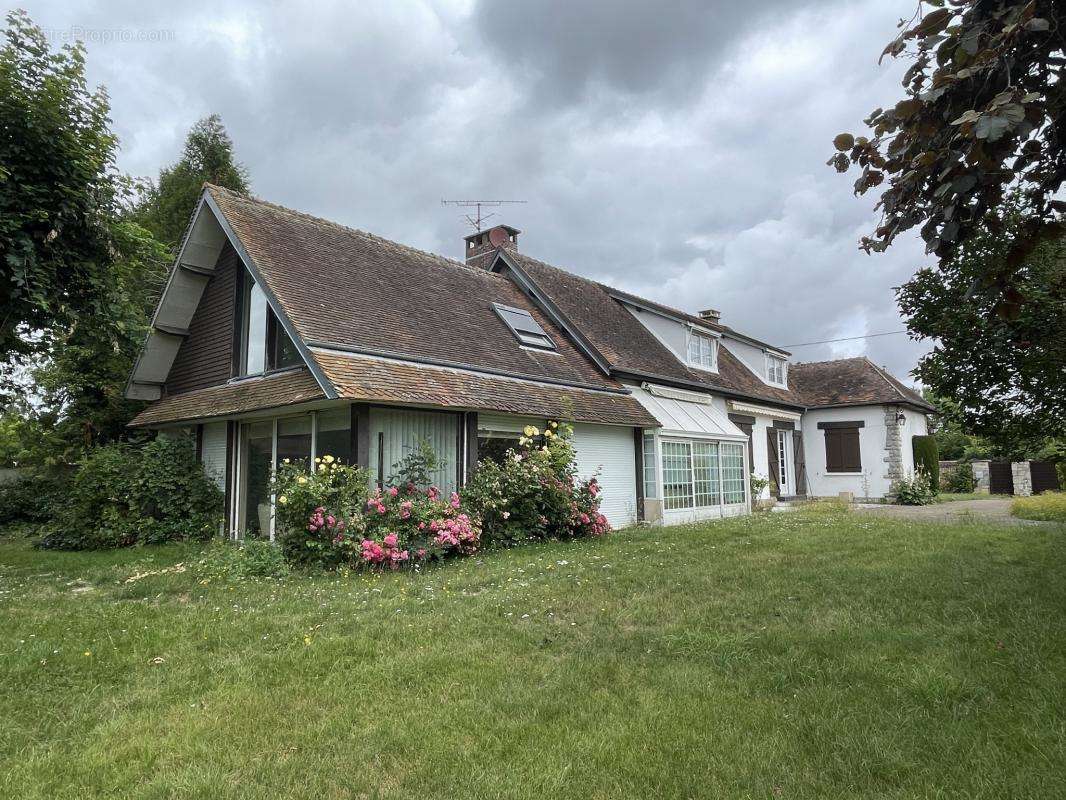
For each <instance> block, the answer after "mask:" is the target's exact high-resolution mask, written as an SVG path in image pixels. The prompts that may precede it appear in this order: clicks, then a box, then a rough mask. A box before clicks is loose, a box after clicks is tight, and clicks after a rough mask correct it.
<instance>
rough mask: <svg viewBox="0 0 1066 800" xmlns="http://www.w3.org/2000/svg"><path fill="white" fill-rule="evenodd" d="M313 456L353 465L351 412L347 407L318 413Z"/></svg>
mask: <svg viewBox="0 0 1066 800" xmlns="http://www.w3.org/2000/svg"><path fill="white" fill-rule="evenodd" d="M315 455H316V456H317V457H319V458H321V457H322V456H333V457H334V458H335V459H337V460H338V461H339V462H341V463H342V464H352V463H354V457H353V454H352V411H351V408H350V407H349V406H345V407H344V408H338V409H335V410H331V411H319V412H318V434H317V436H316V437H315Z"/></svg>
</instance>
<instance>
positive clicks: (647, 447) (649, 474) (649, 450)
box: [644, 433, 659, 500]
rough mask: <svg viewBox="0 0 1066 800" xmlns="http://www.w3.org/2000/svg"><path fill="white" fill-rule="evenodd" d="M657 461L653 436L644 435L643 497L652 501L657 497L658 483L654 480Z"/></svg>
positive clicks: (651, 434) (652, 434)
mask: <svg viewBox="0 0 1066 800" xmlns="http://www.w3.org/2000/svg"><path fill="white" fill-rule="evenodd" d="M657 464H658V459H657V458H656V453H655V434H654V433H645V434H644V497H646V498H647V499H649V500H654V499H655V498H656V497H658V496H659V490H658V483H659V482H658V481H657V480H656V475H655V471H656V465H657Z"/></svg>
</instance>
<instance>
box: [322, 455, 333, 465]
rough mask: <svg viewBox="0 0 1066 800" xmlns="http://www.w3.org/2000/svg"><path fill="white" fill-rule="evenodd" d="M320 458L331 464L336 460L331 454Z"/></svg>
mask: <svg viewBox="0 0 1066 800" xmlns="http://www.w3.org/2000/svg"><path fill="white" fill-rule="evenodd" d="M322 460H323V461H325V462H326V463H327V464H332V463H333V462H334V461H336V459H335V458H334V457H333V456H323V458H322Z"/></svg>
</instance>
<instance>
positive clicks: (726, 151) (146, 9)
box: [29, 0, 924, 374]
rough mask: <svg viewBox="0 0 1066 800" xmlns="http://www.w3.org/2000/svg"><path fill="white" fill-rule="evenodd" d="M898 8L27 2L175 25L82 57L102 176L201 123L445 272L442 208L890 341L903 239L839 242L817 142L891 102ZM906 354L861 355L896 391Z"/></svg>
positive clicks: (454, 248) (825, 145) (837, 188)
mask: <svg viewBox="0 0 1066 800" xmlns="http://www.w3.org/2000/svg"><path fill="white" fill-rule="evenodd" d="M910 6H911V3H910V2H909V0H892V2H890V3H885V2H884V1H883V0H862V1H861V2H860V1H857V2H848V3H845V2H819V1H818V0H807V1H806V2H801V0H790V1H789V2H785V1H784V0H781V2H751V3H746V4H745V3H734V2H731V1H729V2H717V3H711V2H707V0H704V1H703V2H687V1H685V0H678V1H677V2H674V3H671V4H668V5H666V6H664V5H663V4H653V3H638V2H636V0H625V2H623V3H612V4H609V5H607V4H598V3H590V2H586V3H562V2H549V3H543V4H532V3H519V2H516V1H515V2H512V1H511V0H507V2H491V3H489V2H482V3H479V4H477V5H475V6H474V7H472V8H470V7H468V6H467V5H466V4H465V3H464V2H461V0H456V2H455V3H454V4H449V3H439V4H434V3H429V2H418V1H417V0H412V1H411V2H407V3H395V2H385V1H384V0H382V1H381V2H370V3H361V4H359V5H358V6H354V7H353V6H350V5H348V4H341V3H338V4H335V5H333V4H326V5H315V6H307V7H301V6H288V5H280V4H279V5H264V4H254V3H250V2H243V3H242V2H238V3H236V4H227V5H225V6H219V5H218V4H215V3H207V2H193V3H191V4H184V5H182V6H181V7H178V6H175V5H173V4H162V3H158V4H152V3H143V2H141V3H132V2H129V3H125V4H117V5H116V4H109V5H106V6H105V5H102V4H97V3H94V2H91V0H84V1H83V2H81V3H79V2H78V1H77V0H73V2H70V1H68V2H65V3H58V2H55V3H41V4H37V5H36V6H35V7H31V8H30V9H29V10H30V13H31V15H32V16H33V17H34V18H35V19H36V20H37V21H38V22H39V23H41V24H44V25H47V26H50V27H61V26H69V25H73V24H79V25H83V26H100V27H103V26H127V27H140V28H163V29H170V30H173V31H174V34H175V36H174V39H173V41H172V42H169V43H158V44H117V43H115V44H110V45H104V44H90V45H89V56H88V64H89V69H90V77H91V78H92V79H93V80H94V81H96V82H101V83H104V84H106V85H107V86H108V87H109V89H110V90H111V94H112V105H113V114H112V116H113V118H114V120H115V126H116V129H117V131H118V132H119V134H120V136H121V137H122V142H123V152H122V156H121V162H120V166H121V167H122V168H123V169H125V170H127V171H129V172H131V173H134V174H140V175H151V174H154V173H155V172H156V171H157V170H158V169H159V168H160V167H161V166H162V165H164V164H166V163H168V162H171V161H173V160H174V159H175V158H176V157H177V156H178V154H179V151H180V147H181V142H182V139H183V137H184V134H185V132H186V130H187V129H188V127H189V126H190V125H191V124H192V123H193V122H195V121H196V119H198V118H199V117H202V116H204V115H206V114H209V113H212V112H218V113H220V114H221V115H222V117H223V120H224V121H225V123H226V125H227V127H228V128H229V130H230V132H231V134H232V135H233V138H234V141H235V143H236V146H237V151H238V155H239V157H240V158H241V159H242V160H243V161H244V162H245V163H246V165H247V166H248V168H249V170H250V172H251V175H252V182H253V187H254V190H255V192H256V193H257V194H259V195H260V196H263V197H265V198H267V199H270V200H273V201H275V202H279V203H282V204H285V205H289V206H293V207H295V208H299V209H302V210H305V211H308V212H310V213H315V214H320V215H322V216H326V217H329V218H331V219H335V220H337V221H339V222H343V223H345V224H348V225H352V226H354V227H358V228H363V229H367V230H371V231H373V232H375V233H378V234H381V235H383V236H388V237H390V238H394V239H397V240H400V241H403V242H407V243H410V244H412V245H415V246H417V247H422V248H425V249H429V250H433V251H436V252H441V253H444V254H445V255H449V256H452V257H458V256H459V255H460V254H461V238H462V236H463V235H464V234H465V233H466V230H465V228H464V226H463V224H462V223H461V221H460V216H459V212H458V211H457V210H456V209H454V208H442V207H441V206H440V204H439V201H440V198H441V197H471V196H472V197H513V198H519V199H526V200H528V201H529V203H528V204H527V205H522V206H512V207H508V208H506V209H504V210H502V214H501V217H499V218H498V219H499V220H502V221H506V222H509V223H511V224H514V225H516V226H517V227H519V228H522V229H523V230H524V235H523V239H522V242H521V245H522V249H523V250H524V251H525V252H528V253H531V254H533V255H535V256H538V257H541V258H543V259H545V260H547V261H550V262H553V263H557V264H559V265H561V266H566V267H568V268H571V269H573V270H575V271H577V272H580V273H582V274H585V275H588V276H590V277H593V278H596V279H600V280H605V281H608V282H611V283H613V284H615V285H618V286H620V287H621V288H625V289H629V290H631V291H636V292H639V293H642V294H645V295H648V296H650V297H653V298H655V299H658V300H661V301H664V302H669V303H672V304H675V305H679V306H682V307H684V308H686V309H688V310H696V309H698V308H700V307H707V306H711V307H717V308H720V309H721V310H722V312H723V314H724V317H725V319H726V321H727V322H729V323H730V324H732V325H734V326H736V327H737V328H739V329H741V330H744V331H746V332H748V333H750V334H752V335H755V336H759V337H760V338H766V339H769V340H770V341H775V342H779V343H781V344H786V343H793V342H806V341H813V340H816V339H829V338H838V337H842V336H849V335H858V334H864V333H874V332H880V331H882V330H894V329H898V328H901V327H902V324H901V322H900V320H899V318H898V315H897V313H896V310H895V305H894V299H893V294H892V287H893V286H896V285H898V284H899V283H901V282H903V281H904V280H906V278H907V276H908V275H909V274H910V273H911V272H912V271H913V269H914V268H915V267H916V266H918V265H920V264H921V263H922V262H923V259H924V256H923V254H922V253H921V249H920V247H919V246H918V244H917V243H916V242H915V241H914V240H913V239H910V240H908V239H902V240H901V241H900V242H899V243H898V244H897V245H895V246H894V247H893V248H892V250H891V251H890V252H888V253H886V254H884V255H881V256H876V257H872V258H871V257H867V256H864V255H862V254H861V253H860V252H859V251H858V250H857V247H856V242H857V240H858V238H859V236H860V235H861V234H862V233H863V232H865V231H866V230H868V229H869V228H870V227H871V226H872V225H873V224H874V217H873V213H872V208H871V206H872V204H871V203H870V202H869V201H868V200H856V199H854V198H853V197H852V196H851V192H850V183H851V179H850V178H846V177H844V178H842V177H840V176H838V175H836V174H835V173H833V172H832V171H831V170H830V169H829V168H827V167H826V166H825V164H824V162H825V159H826V158H827V157H828V149H829V142H830V140H831V139H832V137H833V135H835V134H836V133H838V132H839V131H840V130H843V129H848V128H850V129H852V130H855V129H857V127H858V124H859V121H860V120H861V119H862V117H863V116H865V115H866V113H867V112H868V111H869V110H870V109H871V108H873V107H875V106H877V105H879V104H883V103H885V102H888V101H890V100H891V99H892V98H894V97H895V96H897V95H898V92H899V86H898V71H894V68H893V67H887V68H881V69H878V67H877V65H876V59H877V53H878V52H880V49H881V47H882V46H883V44H884V41H885V40H886V39H887V38H890V37H891V35H892V33H893V31H894V23H895V21H896V19H898V17H899V16H901V15H902V14H904V13H910V11H912V10H913V9H911V8H910ZM923 349H924V347H923V346H922V345H915V344H913V343H909V342H908V341H907V339H906V337H885V338H881V339H870V340H863V341H860V342H858V343H851V344H848V343H845V344H842V345H839V346H836V349H834V348H833V347H830V346H820V347H813V348H802V349H798V350H797V351H796V357H797V358H801V359H805V360H813V359H816V358H825V357H832V356H834V355H838V356H839V355H849V354H852V353H854V352H866V353H870V354H872V357H873V356H876V358H875V360H877V361H878V363H884V364H886V365H887V366H888V367H889V368H890V369H892V370H893V371H894V372H896V373H897V374H904V373H906V372H907V371H908V370H909V369H910V368H911V367H912V366H913V365H914V363H915V360H916V358H917V356H918V355H919V354H920V353H921V352H923Z"/></svg>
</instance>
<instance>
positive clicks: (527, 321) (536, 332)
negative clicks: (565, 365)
mask: <svg viewBox="0 0 1066 800" xmlns="http://www.w3.org/2000/svg"><path fill="white" fill-rule="evenodd" d="M492 308H493V310H494V311H495V312H496V316H498V317H499V318H500V321H501V322H503V324H504V325H506V326H507V330H509V331H510V332H511V335H512V336H514V337H515V339H517V340H518V341H519V343H520V344H521V345H522V346H523V347H532V348H533V349H535V350H544V351H547V352H554V351H556V350H557V349H558V348H557V347H556V346H555V340H554V339H552V337H551V334H549V333H548V332H547V331H546V330H544V327H543V326H542V325H541V324H540V323H539V322H537V320H536V319H534V318H533V314H531V313H530V312H529V311H528V310H527V309H524V308H515V307H514V306H507V305H504V304H503V303H493V304H492ZM513 317H518V318H519V319H520V320H522V321H523V323H524V324H523V325H522V326H519V325H516V324H515V323H516V320H515V319H513Z"/></svg>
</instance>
